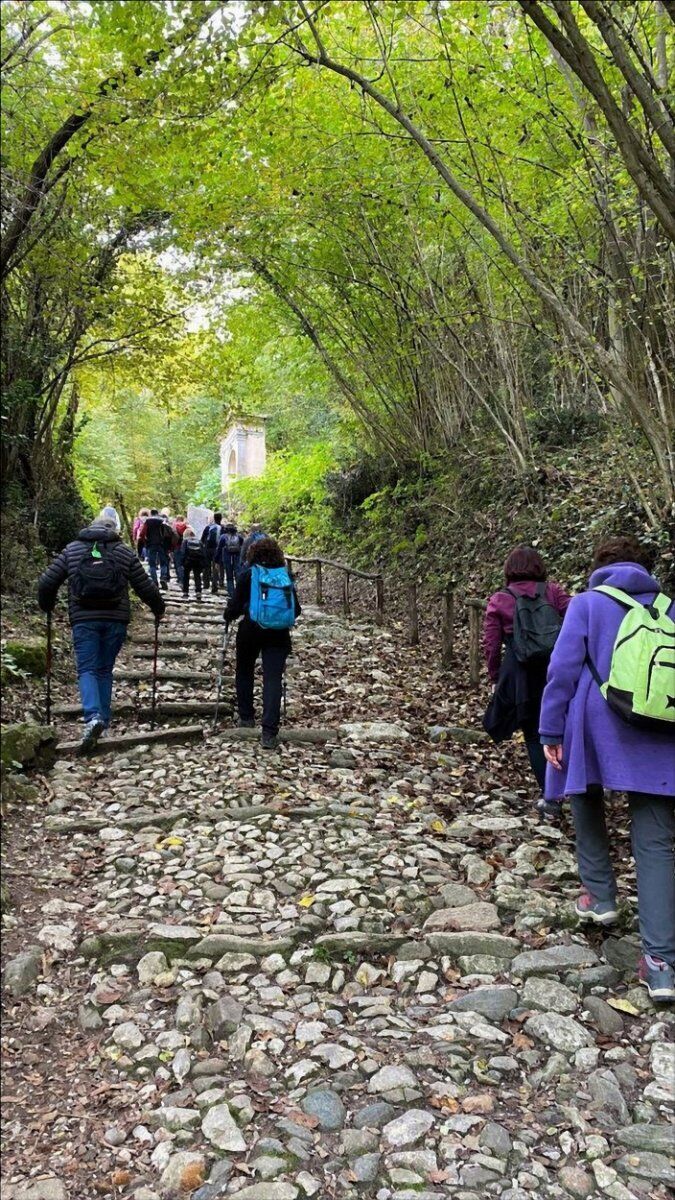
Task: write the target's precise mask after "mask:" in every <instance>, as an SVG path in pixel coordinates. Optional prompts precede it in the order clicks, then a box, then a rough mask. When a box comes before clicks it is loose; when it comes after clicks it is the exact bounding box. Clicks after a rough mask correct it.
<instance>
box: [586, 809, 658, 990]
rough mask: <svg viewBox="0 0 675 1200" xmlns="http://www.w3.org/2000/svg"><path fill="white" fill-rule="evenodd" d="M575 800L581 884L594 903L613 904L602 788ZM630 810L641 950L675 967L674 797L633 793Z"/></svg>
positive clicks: (614, 883)
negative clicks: (606, 902)
mask: <svg viewBox="0 0 675 1200" xmlns="http://www.w3.org/2000/svg"><path fill="white" fill-rule="evenodd" d="M570 799H571V804H572V816H573V818H574V828H575V831H576V840H577V862H578V864H579V874H580V876H581V882H582V883H583V885H584V887H585V888H587V890H588V891H589V892H590V894H591V896H592V897H593V899H594V900H603V901H609V902H610V903H611V904H613V903H614V902H615V900H616V879H615V876H614V871H613V869H612V864H611V862H610V857H609V837H608V835H607V825H606V822H605V798H604V795H603V792H602V789H601V788H592V789H589V791H588V792H586V793H585V794H584V795H582V796H572V797H570ZM628 805H629V809H630V818H631V842H632V847H633V858H634V859H635V869H636V873H637V892H638V919H639V924H640V937H641V939H642V947H643V949H644V951H645V953H647V954H651V955H652V956H653V957H654V958H662V959H664V960H665V962H667V963H670V964H671V965H673V966H675V796H650V795H648V794H647V793H646V792H629V793H628Z"/></svg>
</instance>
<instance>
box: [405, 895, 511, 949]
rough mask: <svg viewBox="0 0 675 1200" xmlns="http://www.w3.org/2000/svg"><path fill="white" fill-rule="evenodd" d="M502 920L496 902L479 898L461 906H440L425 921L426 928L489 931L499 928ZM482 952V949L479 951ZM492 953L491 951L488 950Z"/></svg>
mask: <svg viewBox="0 0 675 1200" xmlns="http://www.w3.org/2000/svg"><path fill="white" fill-rule="evenodd" d="M500 925H501V921H500V919H499V913H498V912H497V908H496V906H495V905H494V904H488V903H486V902H485V901H482V900H478V901H476V902H474V903H473V904H462V905H461V906H460V907H459V908H439V909H437V911H436V912H434V913H432V914H431V916H430V917H429V918H428V919H427V920H426V921H425V923H424V928H425V930H445V929H451V930H452V929H454V930H457V931H461V930H472V931H478V932H487V931H489V930H491V929H499V927H500ZM478 953H481V951H478ZM488 953H490V951H488Z"/></svg>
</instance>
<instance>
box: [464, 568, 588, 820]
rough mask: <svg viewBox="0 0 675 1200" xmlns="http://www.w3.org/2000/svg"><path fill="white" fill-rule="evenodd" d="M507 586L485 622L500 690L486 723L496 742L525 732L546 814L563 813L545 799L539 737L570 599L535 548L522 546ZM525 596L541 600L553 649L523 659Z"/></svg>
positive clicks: (491, 669)
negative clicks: (517, 628)
mask: <svg viewBox="0 0 675 1200" xmlns="http://www.w3.org/2000/svg"><path fill="white" fill-rule="evenodd" d="M504 580H505V584H506V586H505V587H503V588H500V589H499V591H497V592H494V594H493V595H492V596H490V599H489V600H488V604H487V609H486V612H485V620H484V624H483V653H484V656H485V662H486V665H487V670H488V675H489V676H490V680H491V681H492V683H493V684H494V685H495V690H494V694H493V696H492V699H491V701H490V704H489V706H488V710H487V712H486V714H485V718H484V725H485V728H486V730H487V731H488V733H489V734H490V737H492V738H493V740H494V741H496V742H502V741H506V740H507V739H508V738H511V737H513V734H514V733H515V731H516V730H517V729H520V730H522V733H523V736H524V739H525V747H526V749H527V753H528V757H529V760H530V766H531V768H532V772H533V774H534V776H535V779H536V780H537V783H538V785H539V790H540V799H539V802H538V807H539V809H540V812H541V813H542V815H543V816H544V817H546V818H553V819H555V818H556V817H558V816H559V815H560V805H559V804H553V805H550V804H549V805H547V804H546V802H545V801H544V799H543V795H544V781H545V778H546V759H545V758H544V751H543V748H542V746H541V743H540V741H539V708H540V705H541V697H542V693H543V690H544V685H545V683H546V669H547V667H548V661H549V656H550V648H551V646H552V644H553V641H554V640H555V638H556V637H557V635H558V631H559V627H560V623H561V621H562V618H563V616H564V614H565V611H566V609H567V606H568V604H569V602H570V597H569V595H568V593H567V592H566V591H565V589H564V588H563V587H561V586H560V584H559V583H554V582H553V581H552V580H549V579H548V578H547V571H546V566H545V564H544V561H543V559H542V557H541V555H540V554H539V552H538V551H537V550H535V549H534V548H533V547H532V546H516V547H515V549H513V550H512V551H511V553H510V554H509V556H508V558H507V559H506V562H505V563H504ZM522 598H525V602H526V603H529V602H530V601H531V602H532V604H533V605H534V604H536V603H537V598H539V601H540V607H539V612H540V614H541V615H542V616H543V618H544V620H543V629H544V632H545V633H547V635H548V638H549V641H548V643H547V645H548V650H547V652H546V651H545V652H544V653H541V654H539V655H536V656H534V657H533V658H531V659H530V661H527V662H523V661H520V660H519V658H518V647H514V625H515V623H516V614H517V609H518V608H519V607H522Z"/></svg>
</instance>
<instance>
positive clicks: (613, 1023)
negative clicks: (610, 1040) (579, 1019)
mask: <svg viewBox="0 0 675 1200" xmlns="http://www.w3.org/2000/svg"><path fill="white" fill-rule="evenodd" d="M584 1008H585V1009H586V1012H587V1013H588V1014H589V1016H590V1017H591V1020H592V1021H593V1024H594V1025H595V1027H596V1028H597V1029H598V1030H599V1031H600V1033H604V1034H607V1036H609V1037H612V1036H614V1035H615V1034H617V1033H623V1017H622V1016H621V1014H620V1013H618V1012H616V1011H615V1009H613V1008H612V1007H611V1006H610V1005H609V1004H607V1002H606V1001H605V1000H602V999H601V998H600V996H586V998H585V1000H584Z"/></svg>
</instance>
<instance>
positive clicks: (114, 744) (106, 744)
mask: <svg viewBox="0 0 675 1200" xmlns="http://www.w3.org/2000/svg"><path fill="white" fill-rule="evenodd" d="M203 737H204V727H203V725H174V726H173V728H171V729H154V730H152V731H149V730H148V731H146V732H145V733H121V734H114V735H113V736H112V737H106V738H103V739H102V740H101V741H100V742H97V744H96V746H95V747H94V748H93V750H90V751H89V754H88V755H87V757H90V756H91V755H93V754H96V755H99V754H114V753H115V751H117V750H128V749H129V748H130V747H131V746H145V745H146V744H147V745H152V744H153V743H157V742H187V741H192V740H194V739H196V738H203ZM79 748H80V743H79V741H78V742H61V743H60V744H59V745H58V746H57V747H56V752H57V754H58V755H59V756H60V757H61V758H66V757H68V755H70V754H76V753H77V751H78V750H79Z"/></svg>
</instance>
